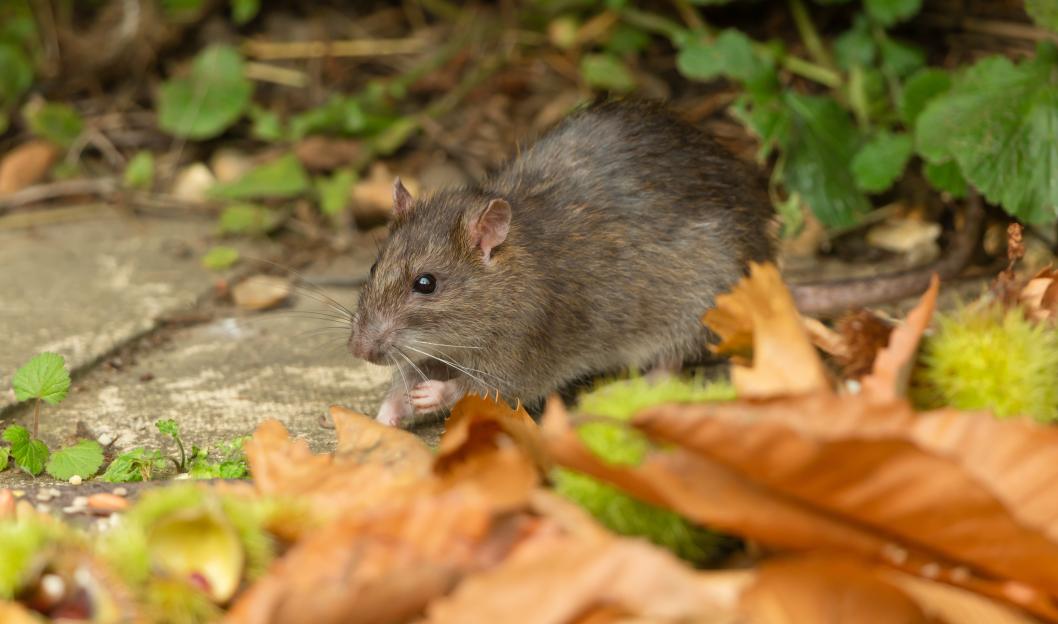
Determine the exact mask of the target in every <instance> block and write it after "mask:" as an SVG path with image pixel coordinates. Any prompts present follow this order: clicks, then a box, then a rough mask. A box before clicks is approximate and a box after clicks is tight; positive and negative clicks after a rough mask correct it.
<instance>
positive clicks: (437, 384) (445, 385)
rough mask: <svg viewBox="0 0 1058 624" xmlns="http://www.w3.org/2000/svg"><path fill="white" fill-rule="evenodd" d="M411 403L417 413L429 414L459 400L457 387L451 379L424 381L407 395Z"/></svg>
mask: <svg viewBox="0 0 1058 624" xmlns="http://www.w3.org/2000/svg"><path fill="white" fill-rule="evenodd" d="M408 396H409V397H410V398H411V405H412V407H413V408H415V411H416V412H418V413H419V414H429V413H430V412H436V411H437V410H440V409H444V408H446V407H451V406H453V405H455V402H456V401H457V400H459V387H458V386H457V385H456V383H455V382H452V381H436V380H434V379H431V380H429V381H424V382H422V383H420V384H418V385H416V386H415V387H414V388H412V391H411V393H410V394H409V395H408Z"/></svg>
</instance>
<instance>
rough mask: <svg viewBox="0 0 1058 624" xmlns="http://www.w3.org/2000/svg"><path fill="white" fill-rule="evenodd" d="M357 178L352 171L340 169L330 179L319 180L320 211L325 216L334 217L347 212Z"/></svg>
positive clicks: (321, 178)
mask: <svg viewBox="0 0 1058 624" xmlns="http://www.w3.org/2000/svg"><path fill="white" fill-rule="evenodd" d="M356 178H357V176H356V172H355V171H353V170H352V169H339V170H337V171H335V172H334V175H332V176H331V177H329V178H328V177H324V176H320V177H319V178H317V180H316V191H317V192H318V193H319V195H320V210H321V211H323V214H325V215H329V216H332V217H333V216H335V215H338V214H341V212H342V211H343V210H345V207H346V206H347V205H348V204H349V192H350V190H351V189H352V188H353V184H355V183H356Z"/></svg>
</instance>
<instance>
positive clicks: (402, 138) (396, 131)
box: [371, 117, 419, 156]
mask: <svg viewBox="0 0 1058 624" xmlns="http://www.w3.org/2000/svg"><path fill="white" fill-rule="evenodd" d="M418 129H419V122H418V121H417V120H416V119H415V118H413V117H401V118H399V119H394V120H392V121H391V122H389V126H388V127H386V128H385V129H384V130H382V131H381V132H379V133H378V134H376V135H375V136H374V138H373V139H372V141H371V145H372V146H373V147H374V150H375V153H376V154H380V155H382V156H389V155H390V154H392V153H394V152H396V151H397V150H398V149H400V148H401V146H403V145H404V143H406V142H407V140H408V138H410V137H411V135H412V134H414V133H415V131H416V130H418Z"/></svg>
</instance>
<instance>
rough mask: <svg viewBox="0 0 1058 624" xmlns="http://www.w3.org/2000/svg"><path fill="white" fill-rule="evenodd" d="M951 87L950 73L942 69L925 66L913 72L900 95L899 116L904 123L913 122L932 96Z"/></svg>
mask: <svg viewBox="0 0 1058 624" xmlns="http://www.w3.org/2000/svg"><path fill="white" fill-rule="evenodd" d="M950 88H951V75H950V74H948V72H946V71H944V70H943V69H937V68H935V67H926V68H924V69H920V70H919V71H917V72H915V73H914V75H912V76H911V77H910V78H908V79H907V82H905V83H904V90H903V93H902V94H901V96H900V117H901V118H902V119H903V120H904V123H907V124H914V123H915V119H917V118H918V116H919V114H921V113H922V109H924V108H925V107H926V104H927V103H928V102H929V101H930V100H932V99H933V98H934V97H936V96H938V95H940V94H941V93H944V92H945V91H947V90H948V89H950Z"/></svg>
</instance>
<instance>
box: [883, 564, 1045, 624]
mask: <svg viewBox="0 0 1058 624" xmlns="http://www.w3.org/2000/svg"><path fill="white" fill-rule="evenodd" d="M877 573H878V574H879V575H880V576H882V577H883V578H885V579H887V580H888V581H889V582H891V583H892V584H893V585H896V586H897V587H899V588H900V589H901V590H902V591H903V592H904V593H905V594H907V595H908V596H911V598H913V599H914V600H915V602H917V603H918V604H919V606H920V607H922V609H923V610H924V611H926V613H928V614H930V615H932V616H934V617H936V618H938V619H940V620H941V621H943V622H951V623H952V624H1038V622H1039V620H1036V619H1035V618H1032V617H1029V616H1028V615H1025V614H1024V613H1021V612H1020V611H1017V610H1015V609H1014V608H1012V607H1008V606H1006V605H1003V604H1000V603H998V602H995V601H993V600H990V599H989V598H986V597H984V596H979V595H978V594H975V593H973V592H972V591H967V590H965V589H962V588H959V587H952V586H951V585H946V584H944V583H938V582H935V581H930V580H927V579H923V578H919V577H917V576H912V575H910V574H904V573H902V572H898V571H896V570H877Z"/></svg>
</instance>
